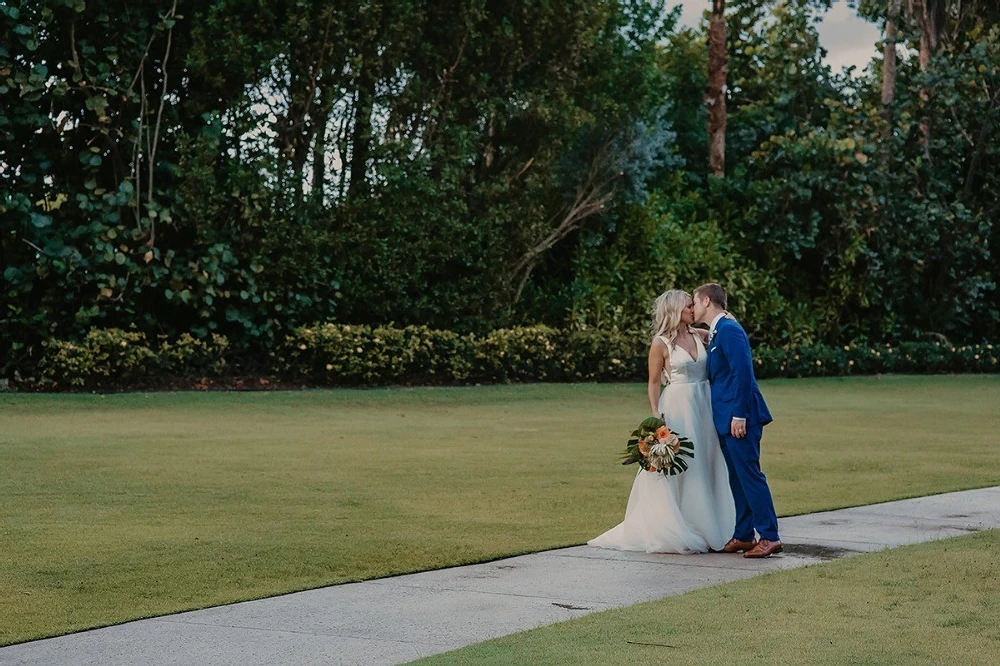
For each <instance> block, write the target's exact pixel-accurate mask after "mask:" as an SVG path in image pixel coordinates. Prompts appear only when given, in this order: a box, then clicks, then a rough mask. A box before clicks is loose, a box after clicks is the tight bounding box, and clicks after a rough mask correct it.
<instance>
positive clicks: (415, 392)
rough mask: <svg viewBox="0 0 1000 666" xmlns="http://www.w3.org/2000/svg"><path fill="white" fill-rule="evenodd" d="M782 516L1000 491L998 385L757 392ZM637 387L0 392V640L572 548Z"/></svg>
mask: <svg viewBox="0 0 1000 666" xmlns="http://www.w3.org/2000/svg"><path fill="white" fill-rule="evenodd" d="M763 390H764V393H765V396H766V397H767V398H768V400H769V403H770V405H771V408H772V411H773V412H774V413H775V415H776V418H777V419H778V420H777V421H776V422H775V424H773V425H772V426H769V427H768V429H767V431H766V434H765V441H764V451H765V454H764V455H765V460H764V466H765V471H766V472H767V473H768V475H769V477H770V479H771V483H772V487H773V490H774V493H775V496H776V500H777V504H778V510H779V512H780V513H781V514H782V515H789V514H793V513H802V512H808V511H815V510H819V509H826V508H833V507H840V506H849V505H857V504H865V503H871V502H877V501H884V500H890V499H898V498H901V497H911V496H916V495H924V494H929V493H936V492H944V491H949V490H957V489H962V488H972V487H980V486H987V485H996V484H998V483H1000V447H997V446H996V437H995V435H994V434H993V433H992V431H991V430H990V428H992V427H993V426H994V425H995V418H996V417H995V414H996V412H997V409H998V407H1000V377H997V376H965V377H883V378H881V379H876V378H854V379H843V380H840V379H826V380H794V381H770V382H765V383H764V384H763ZM644 404H645V387H644V386H643V385H635V384H629V385H593V384H577V385H541V384H539V385H525V386H489V387H468V388H425V389H391V390H371V391H349V390H338V391H309V392H274V393H165V394H124V395H108V396H99V395H55V396H53V395H11V394H6V395H2V396H0V462H2V469H3V475H2V476H0V644H8V643H13V642H18V641H24V640H28V639H32V638H38V637H42V636H50V635H56V634H61V633H66V632H69V631H73V630H78V629H83V628H87V627H94V626H101V625H107V624H113V623H117V622H122V621H125V620H130V619H135V618H139V617H147V616H151V615H157V614H163V613H168V612H174V611H179V610H184V609H191V608H198V607H204V606H209V605H216V604H221V603H226V602H231V601H236V600H242V599H250V598H256V597H261V596H267V595H273V594H278V593H282V592H288V591H292V590H298V589H305V588H310V587H316V586H320V585H326V584H332V583H341V582H345V581H352V580H360V579H365V578H371V577H377V576H385V575H388V574H394V573H401V572H407V571H416V570H423V569H429V568H435V567H440V566H445V565H452V564H459V563H466V562H474V561H481V560H484V559H490V558H495V557H500V556H503V555H510V554H514V553H522V552H527V551H534V550H539V549H545V548H552V547H558V546H565V545H569V544H576V543H581V542H583V541H585V540H586V539H587V538H589V537H591V536H593V535H594V534H597V533H599V532H601V531H603V530H604V529H606V528H607V527H609V526H610V525H612V524H614V523H615V522H617V521H618V520H620V519H621V515H622V513H623V511H624V503H625V499H626V497H627V493H628V488H629V486H630V484H631V480H632V475H633V474H634V469H633V468H623V467H621V466H618V465H616V464H615V458H616V455H617V453H618V452H619V451H620V450H621V448H622V447H623V444H624V441H625V438H626V435H627V433H628V431H629V430H630V429H631V428H633V427H634V425H635V423H637V422H638V421H639V420H640V419H641V418H643V417H644V416H645V411H646V409H645V407H644Z"/></svg>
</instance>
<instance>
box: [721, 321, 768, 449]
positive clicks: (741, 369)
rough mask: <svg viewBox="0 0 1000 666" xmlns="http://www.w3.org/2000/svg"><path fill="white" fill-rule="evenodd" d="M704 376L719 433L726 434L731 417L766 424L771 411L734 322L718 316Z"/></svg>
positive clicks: (743, 336) (746, 340)
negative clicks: (707, 384) (706, 374)
mask: <svg viewBox="0 0 1000 666" xmlns="http://www.w3.org/2000/svg"><path fill="white" fill-rule="evenodd" d="M708 379H709V381H710V382H711V383H712V418H713V420H714V421H715V429H716V430H717V431H718V432H719V434H720V435H725V434H727V433H729V430H730V424H731V423H732V420H733V417H734V416H735V417H740V418H745V419H746V420H747V426H756V425H760V426H764V425H767V424H768V423H770V422H771V421H772V420H773V419H772V418H771V412H769V411H768V409H767V404H766V403H765V402H764V396H762V395H761V394H760V388H759V387H758V386H757V379H756V377H754V374H753V359H752V358H751V356H750V339H749V338H748V337H747V334H746V331H744V330H743V327H742V326H740V325H739V324H738V323H737V322H736V321H734V320H732V319H726V318H722V319H720V320H719V323H718V324H716V325H715V334H714V336H713V337H712V338H711V340H710V341H709V343H708Z"/></svg>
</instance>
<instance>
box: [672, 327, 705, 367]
mask: <svg viewBox="0 0 1000 666" xmlns="http://www.w3.org/2000/svg"><path fill="white" fill-rule="evenodd" d="M691 337H692V338H694V349H695V351H697V352H698V358H695V357H694V356H692V355H691V352H689V351H688V350H687V349H684V347H681V346H680V345H679V344H677V343H676V342H675V343H674V346H675V347H677V348H678V349H680V350H681V351H682V352H684V353H685V354H687V355H688V358H689V359H691V360H692V361H693V362H695V363H697V362H698V359H700V358H701V351H699V349H698V334H697V333H692V334H691Z"/></svg>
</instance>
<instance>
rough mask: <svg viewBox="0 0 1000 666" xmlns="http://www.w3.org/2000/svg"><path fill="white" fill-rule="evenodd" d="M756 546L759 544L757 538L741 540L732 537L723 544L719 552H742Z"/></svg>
mask: <svg viewBox="0 0 1000 666" xmlns="http://www.w3.org/2000/svg"><path fill="white" fill-rule="evenodd" d="M756 546H757V540H756V539H754V540H753V541H740V540H739V539H737V538H735V537H734V538H732V539H730V540H729V541H728V542H726V545H725V546H723V547H722V550H721V551H719V552H722V553H742V552H743V551H744V550H750V549H751V548H754V547H756Z"/></svg>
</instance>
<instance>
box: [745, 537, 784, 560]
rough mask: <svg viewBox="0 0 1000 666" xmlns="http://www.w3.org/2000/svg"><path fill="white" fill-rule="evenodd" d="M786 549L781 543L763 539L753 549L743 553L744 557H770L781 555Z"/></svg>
mask: <svg viewBox="0 0 1000 666" xmlns="http://www.w3.org/2000/svg"><path fill="white" fill-rule="evenodd" d="M782 550H784V548H782V547H781V542H780V541H768V540H767V539H761V540H760V541H758V542H757V545H755V546H754V547H753V548H751V549H750V550H748V551H747V552H745V553H743V557H768V556H770V555H773V554H774V553H780V552H781V551H782Z"/></svg>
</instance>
